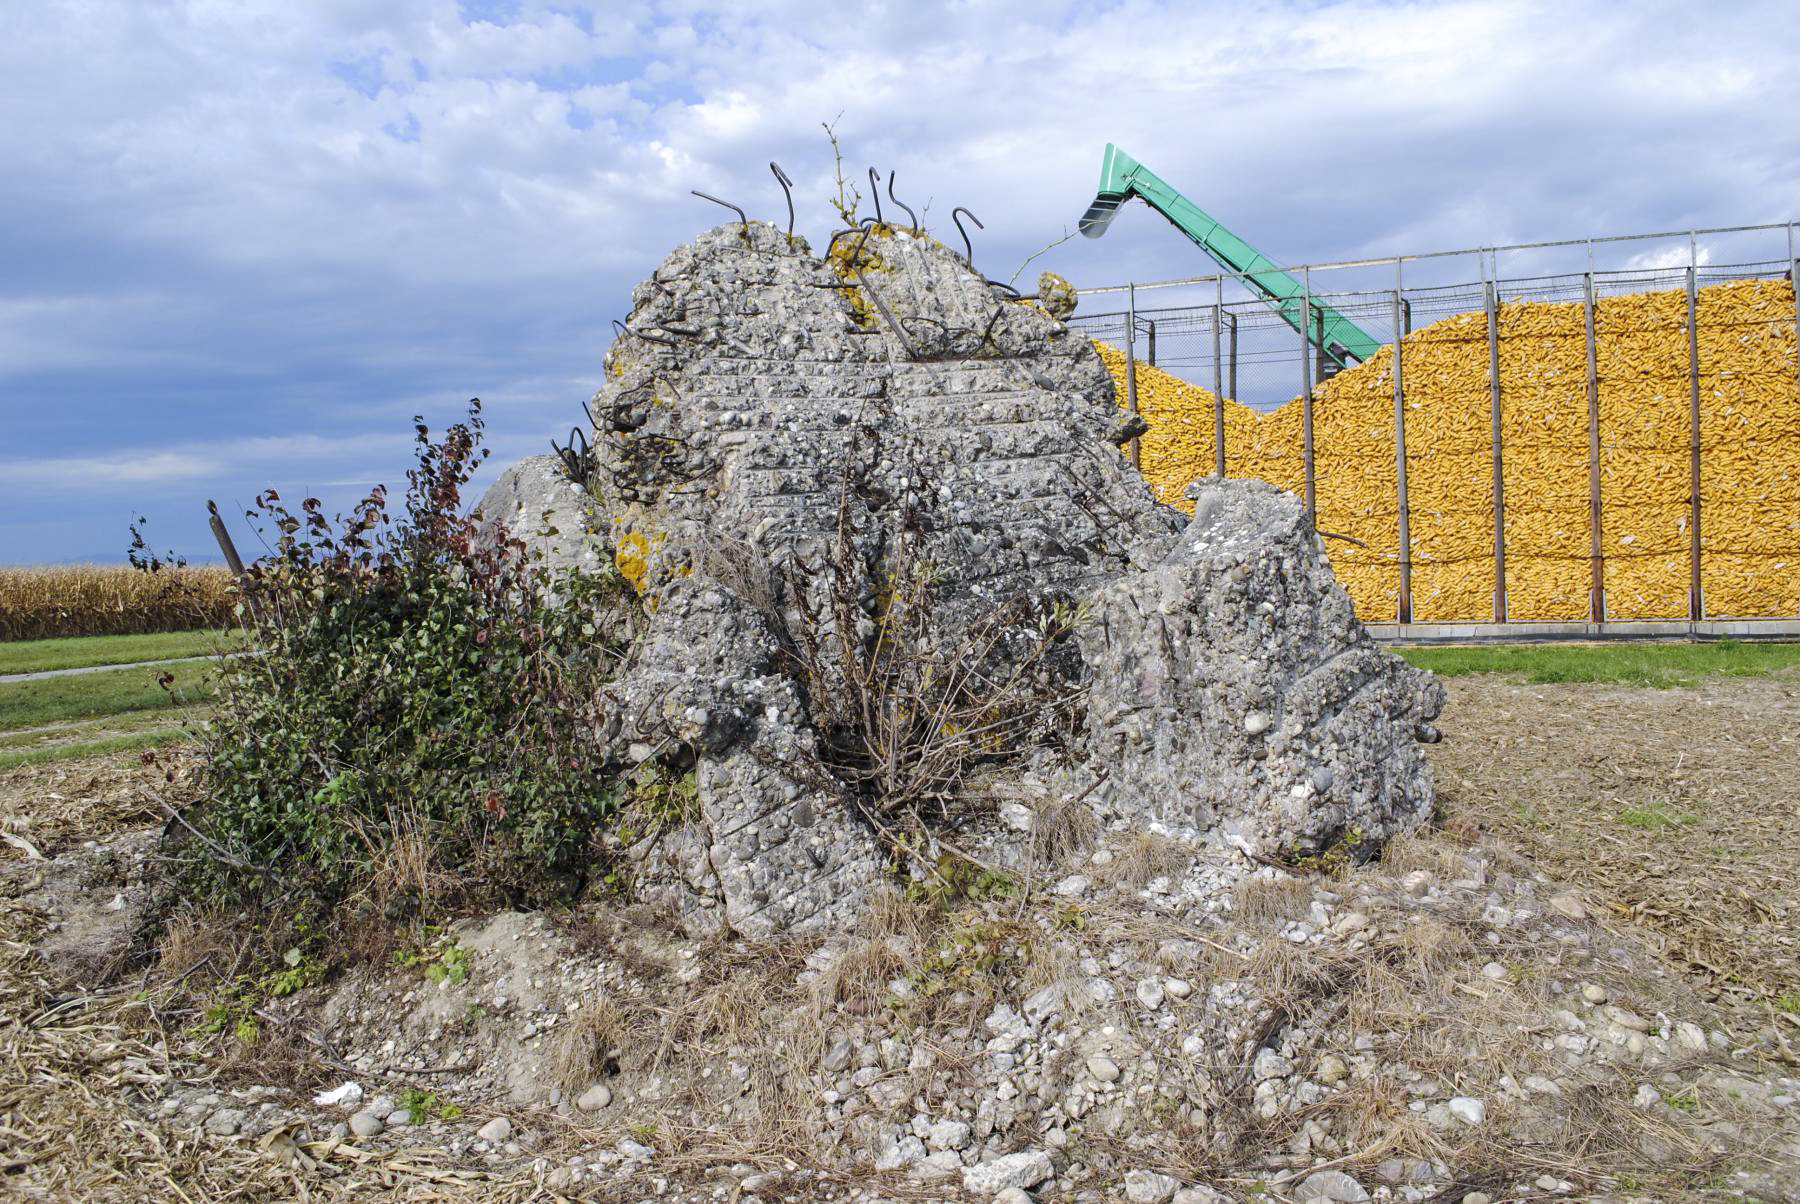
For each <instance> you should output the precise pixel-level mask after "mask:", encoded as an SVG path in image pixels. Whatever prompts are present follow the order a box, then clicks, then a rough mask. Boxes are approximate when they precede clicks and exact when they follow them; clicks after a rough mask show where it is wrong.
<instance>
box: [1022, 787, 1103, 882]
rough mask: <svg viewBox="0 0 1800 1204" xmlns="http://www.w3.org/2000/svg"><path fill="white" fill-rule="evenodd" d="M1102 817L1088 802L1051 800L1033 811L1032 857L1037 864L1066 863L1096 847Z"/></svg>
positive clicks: (1053, 864) (1061, 864) (1059, 864)
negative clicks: (1100, 817) (1095, 842)
mask: <svg viewBox="0 0 1800 1204" xmlns="http://www.w3.org/2000/svg"><path fill="white" fill-rule="evenodd" d="M1099 836H1100V819H1099V816H1098V815H1097V814H1096V813H1095V811H1094V808H1093V807H1092V806H1090V805H1089V804H1088V803H1086V802H1083V801H1080V800H1076V799H1061V798H1056V799H1048V800H1046V801H1044V802H1043V803H1040V804H1039V805H1038V807H1037V808H1036V809H1035V811H1034V812H1033V818H1032V824H1031V857H1032V862H1033V864H1035V865H1041V866H1063V865H1067V864H1068V863H1069V862H1070V861H1072V860H1073V859H1075V858H1076V857H1080V856H1082V855H1083V854H1085V853H1087V852H1088V851H1089V850H1090V849H1092V848H1093V847H1094V841H1095V840H1097V839H1098V838H1099Z"/></svg>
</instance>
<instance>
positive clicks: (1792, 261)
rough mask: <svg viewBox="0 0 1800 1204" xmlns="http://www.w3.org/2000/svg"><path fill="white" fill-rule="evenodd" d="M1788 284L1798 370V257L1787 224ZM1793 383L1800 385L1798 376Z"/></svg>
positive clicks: (1790, 227) (1799, 354)
mask: <svg viewBox="0 0 1800 1204" xmlns="http://www.w3.org/2000/svg"><path fill="white" fill-rule="evenodd" d="M1787 238H1788V264H1789V267H1788V283H1789V284H1791V285H1792V286H1793V289H1794V352H1795V355H1794V367H1795V369H1796V370H1800V257H1796V256H1795V255H1794V224H1793V223H1792V222H1789V223H1788V229H1787ZM1795 383H1796V384H1800V374H1797V375H1796V378H1795Z"/></svg>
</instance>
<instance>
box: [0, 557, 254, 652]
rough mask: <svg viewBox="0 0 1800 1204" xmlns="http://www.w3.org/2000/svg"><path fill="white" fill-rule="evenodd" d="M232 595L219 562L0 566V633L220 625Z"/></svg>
mask: <svg viewBox="0 0 1800 1204" xmlns="http://www.w3.org/2000/svg"><path fill="white" fill-rule="evenodd" d="M235 601H236V594H235V592H234V589H233V582H232V579H231V574H230V573H229V572H228V571H227V570H225V569H223V568H186V567H184V568H162V569H159V570H158V571H156V572H154V573H149V572H144V571H141V570H139V569H134V568H131V567H129V566H126V565H117V566H114V565H92V564H87V565H66V566H57V567H54V568H0V640H41V639H51V638H55V637H61V636H82V635H142V634H146V633H149V632H156V631H192V630H195V629H196V628H201V627H226V626H229V625H230V623H231V621H232V616H231V608H232V605H233V603H234V602H235Z"/></svg>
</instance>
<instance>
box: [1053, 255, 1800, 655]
mask: <svg viewBox="0 0 1800 1204" xmlns="http://www.w3.org/2000/svg"><path fill="white" fill-rule="evenodd" d="M1773 229H1774V230H1775V231H1777V232H1778V233H1783V234H1784V233H1785V231H1784V230H1783V229H1782V228H1779V227H1777V228H1773ZM1726 233H1728V234H1736V235H1741V234H1742V232H1726ZM1746 237H1747V236H1746ZM1640 242H1641V243H1642V246H1639V243H1636V242H1632V241H1630V240H1597V243H1596V244H1595V245H1583V244H1570V245H1568V246H1565V247H1562V248H1561V250H1562V251H1563V252H1566V253H1564V254H1562V255H1561V259H1560V260H1558V261H1557V262H1558V263H1559V264H1566V263H1567V262H1568V261H1570V260H1571V259H1574V260H1577V261H1579V260H1582V259H1585V260H1586V261H1587V262H1588V263H1590V264H1592V263H1593V262H1594V261H1595V248H1596V245H1597V246H1599V247H1600V249H1601V250H1602V251H1606V252H1607V253H1608V254H1610V256H1611V263H1612V265H1613V266H1609V267H1606V268H1596V269H1595V270H1592V271H1584V272H1567V271H1560V272H1551V273H1540V274H1535V275H1533V274H1521V275H1516V276H1499V275H1498V274H1497V268H1498V266H1499V265H1500V263H1501V262H1502V256H1501V254H1500V253H1499V252H1482V253H1479V255H1478V256H1477V257H1476V258H1474V259H1472V260H1461V261H1456V262H1462V263H1465V264H1470V263H1473V264H1476V265H1478V266H1479V269H1480V271H1479V274H1480V275H1482V276H1483V277H1484V279H1481V280H1477V281H1474V282H1470V281H1468V280H1467V279H1464V280H1461V281H1458V280H1455V279H1447V278H1446V273H1445V270H1444V269H1445V267H1446V266H1447V264H1448V263H1450V262H1451V261H1450V260H1447V259H1445V260H1441V261H1437V262H1436V263H1435V266H1436V267H1437V269H1438V270H1437V271H1435V273H1426V272H1424V271H1420V270H1417V269H1416V268H1415V267H1414V266H1413V265H1412V261H1411V260H1407V261H1405V264H1396V263H1394V262H1393V261H1388V262H1387V263H1386V264H1375V265H1370V264H1366V263H1365V264H1358V265H1351V266H1352V267H1354V268H1355V269H1356V271H1355V272H1349V271H1346V272H1344V273H1341V275H1343V276H1345V277H1350V276H1354V277H1355V278H1356V279H1357V280H1358V281H1359V282H1365V283H1366V282H1367V281H1368V280H1369V279H1370V278H1371V277H1372V276H1376V277H1378V276H1380V275H1383V274H1391V275H1392V276H1393V277H1394V279H1395V281H1396V287H1394V288H1390V289H1382V288H1377V287H1357V288H1339V289H1330V288H1325V287H1319V286H1321V285H1323V284H1325V283H1328V282H1329V281H1330V280H1331V279H1333V271H1332V270H1331V269H1319V268H1315V269H1308V270H1307V271H1306V275H1305V277H1304V278H1305V280H1306V281H1307V289H1308V293H1307V297H1308V299H1309V300H1310V301H1311V302H1312V304H1314V305H1315V306H1322V307H1330V310H1331V311H1335V313H1336V314H1338V315H1341V316H1343V317H1344V318H1347V319H1348V320H1349V321H1350V322H1352V323H1354V324H1355V325H1356V327H1358V328H1359V329H1360V330H1361V331H1362V332H1364V333H1366V334H1367V335H1368V336H1369V337H1370V338H1371V339H1373V340H1377V341H1379V342H1380V343H1382V344H1384V345H1383V346H1381V349H1380V350H1379V351H1376V352H1375V353H1374V354H1372V355H1371V356H1370V358H1369V359H1368V361H1367V362H1364V363H1361V364H1354V365H1353V366H1352V367H1350V368H1349V369H1348V370H1346V371H1342V372H1337V371H1334V369H1335V367H1336V365H1335V364H1333V363H1331V362H1330V360H1329V358H1328V357H1325V356H1323V355H1321V354H1320V353H1319V352H1318V351H1317V350H1316V349H1315V348H1314V347H1312V346H1311V345H1309V344H1308V342H1307V341H1306V340H1305V339H1304V338H1303V336H1302V335H1301V333H1300V331H1299V329H1297V327H1296V325H1295V320H1297V319H1298V315H1299V313H1300V306H1299V304H1298V303H1296V304H1294V305H1293V306H1291V307H1290V308H1289V312H1288V313H1285V314H1284V313H1281V312H1277V310H1276V309H1274V308H1271V307H1270V306H1268V305H1265V304H1264V303H1263V302H1261V301H1260V300H1258V299H1256V298H1255V297H1252V296H1248V295H1245V294H1246V290H1244V289H1243V288H1241V287H1237V282H1235V281H1213V282H1211V290H1212V291H1213V292H1214V296H1215V298H1216V300H1215V302H1214V303H1213V304H1188V305H1183V306H1144V305H1142V304H1140V305H1139V306H1138V308H1137V309H1136V311H1135V322H1136V324H1135V326H1134V328H1133V337H1132V342H1133V343H1134V345H1135V348H1136V353H1137V360H1138V364H1137V390H1138V400H1139V408H1140V410H1141V411H1142V412H1143V414H1144V417H1145V418H1146V420H1147V421H1148V422H1149V423H1150V426H1151V430H1150V433H1149V434H1147V435H1146V436H1144V439H1143V441H1142V463H1143V468H1144V473H1145V475H1146V477H1147V478H1148V479H1149V480H1150V481H1151V483H1152V486H1153V487H1154V488H1155V489H1156V490H1157V492H1158V494H1159V496H1161V497H1162V498H1163V500H1165V501H1168V502H1170V503H1172V504H1182V503H1183V502H1184V500H1185V499H1184V498H1183V492H1184V490H1185V488H1186V486H1187V484H1188V483H1189V482H1191V481H1192V480H1193V479H1194V478H1195V477H1198V476H1202V475H1206V474H1208V473H1211V472H1213V471H1215V468H1216V466H1217V462H1218V461H1217V438H1216V436H1217V432H1218V431H1219V429H1220V428H1221V427H1222V428H1223V432H1224V436H1225V456H1224V461H1225V470H1226V472H1227V474H1228V475H1231V476H1249V477H1259V478H1261V479H1264V480H1267V481H1269V482H1271V483H1273V484H1275V485H1278V486H1280V487H1281V488H1284V489H1288V490H1290V491H1293V492H1295V493H1302V494H1303V493H1304V491H1305V489H1306V484H1307V481H1308V479H1309V469H1310V479H1311V482H1312V487H1313V496H1314V498H1315V517H1316V521H1317V524H1318V526H1319V528H1320V530H1321V531H1322V532H1324V533H1326V535H1327V537H1328V539H1327V544H1328V548H1329V550H1330V552H1331V556H1332V562H1333V565H1334V567H1336V569H1337V571H1338V574H1339V576H1340V578H1342V579H1343V581H1344V583H1345V586H1346V588H1347V589H1349V591H1350V593H1351V596H1352V598H1353V599H1354V600H1355V602H1356V604H1357V608H1358V611H1359V613H1360V614H1362V616H1363V617H1364V618H1365V619H1371V620H1382V619H1393V618H1395V617H1397V616H1400V617H1408V618H1411V619H1415V620H1421V621H1431V620H1437V621H1459V622H1466V621H1479V620H1484V619H1493V618H1496V617H1500V616H1501V615H1503V616H1504V617H1506V618H1509V619H1514V620H1583V619H1589V618H1604V619H1611V620H1631V619H1667V618H1676V619H1679V618H1689V617H1701V615H1702V614H1704V615H1706V616H1713V617H1788V616H1796V615H1800V353H1797V350H1796V344H1795V333H1794V332H1795V301H1794V291H1793V285H1792V276H1793V274H1794V268H1793V261H1792V260H1791V259H1788V258H1782V259H1773V258H1755V257H1749V258H1745V259H1743V261H1742V262H1735V263H1730V264H1719V263H1709V262H1707V261H1706V258H1707V255H1708V253H1709V252H1708V250H1707V248H1708V246H1709V244H1708V243H1707V242H1705V241H1703V240H1701V239H1700V238H1699V237H1698V236H1692V237H1690V236H1682V237H1681V238H1679V239H1670V238H1669V237H1667V236H1657V238H1656V239H1649V240H1640ZM1715 245H1716V244H1715ZM1733 245H1734V246H1738V245H1742V238H1740V242H1739V244H1733ZM1763 247H1764V250H1765V252H1766V239H1765V243H1764V244H1763ZM1783 249H1784V250H1785V247H1784V248H1783ZM1554 258H1555V257H1554V256H1551V255H1549V253H1548V252H1540V251H1537V250H1534V249H1532V248H1514V249H1506V258H1505V262H1506V263H1507V264H1508V265H1509V266H1527V265H1536V264H1541V263H1546V262H1550V261H1551V260H1552V259H1554ZM1681 259H1686V260H1687V262H1686V263H1682V262H1679V261H1680V260H1681ZM1621 261H1622V262H1621ZM1402 267H1405V268H1406V269H1407V270H1408V271H1411V272H1412V274H1413V277H1414V279H1413V280H1412V281H1411V282H1408V281H1406V280H1404V279H1402ZM1690 268H1691V270H1692V273H1693V281H1694V284H1693V289H1694V293H1693V295H1694V300H1693V306H1694V313H1695V318H1696V322H1695V325H1694V328H1693V337H1692V338H1690V329H1689V322H1688V310H1689V299H1688V297H1689V293H1688V277H1689V272H1690ZM1183 285H1184V296H1185V298H1192V297H1193V296H1194V295H1196V294H1199V295H1202V296H1204V294H1205V293H1206V292H1207V291H1208V282H1206V281H1188V282H1183ZM1228 285H1230V286H1231V287H1228ZM1233 288H1235V292H1234V291H1233ZM1490 292H1491V293H1492V295H1493V297H1494V311H1493V316H1492V318H1491V319H1490V317H1489V314H1488V312H1487V304H1488V297H1489V294H1490ZM1112 293H1113V290H1107V293H1103V294H1102V296H1105V297H1106V299H1107V300H1111V299H1112V295H1108V294H1112ZM1136 294H1137V298H1138V300H1139V302H1140V303H1141V302H1142V301H1143V300H1144V299H1145V298H1146V296H1154V295H1155V292H1154V290H1153V288H1151V287H1149V286H1139V287H1138V288H1137V290H1136ZM1114 295H1116V294H1114ZM1098 299H1099V298H1098V297H1096V298H1090V300H1098ZM1075 324H1076V325H1078V326H1080V327H1082V328H1083V329H1084V330H1085V331H1086V332H1087V333H1088V334H1089V336H1090V337H1092V338H1094V339H1095V340H1096V341H1097V342H1098V343H1099V344H1100V345H1101V353H1102V355H1103V356H1104V357H1105V358H1106V360H1107V363H1108V366H1109V367H1110V368H1111V369H1112V370H1113V372H1114V374H1115V376H1118V377H1120V378H1121V379H1123V376H1124V373H1125V370H1126V357H1125V355H1124V353H1123V351H1122V347H1123V344H1124V341H1125V340H1124V335H1125V328H1126V315H1125V313H1123V312H1118V311H1114V312H1106V311H1102V312H1099V313H1092V314H1085V315H1081V316H1079V317H1078V318H1077V319H1076V320H1075ZM1397 334H1398V335H1400V336H1401V338H1400V339H1399V342H1398V347H1399V355H1398V360H1399V363H1398V365H1396V363H1395V360H1396V356H1395V347H1396V341H1395V340H1396V335H1397ZM1396 367H1398V375H1399V377H1400V381H1399V385H1400V388H1399V390H1398V391H1399V393H1400V395H1401V400H1402V402H1403V405H1404V411H1403V412H1404V416H1405V427H1404V435H1405V439H1404V443H1405V454H1404V466H1405V469H1406V477H1405V479H1406V489H1405V493H1404V496H1403V495H1402V491H1401V487H1400V479H1401V478H1400V473H1399V469H1400V467H1401V457H1400V454H1399V451H1400V449H1399V442H1400V440H1399V438H1398V434H1399V432H1400V428H1399V426H1398V424H1397V422H1396V381H1395V375H1396ZM1496 378H1497V388H1496ZM1696 384H1697V385H1698V400H1697V401H1696V393H1695V387H1696ZM1307 393H1310V395H1311V402H1310V407H1309V406H1308V405H1307V403H1306V402H1305V401H1304V400H1303V397H1304V396H1305V395H1306V394H1307ZM1218 395H1222V397H1223V400H1220V398H1219V396H1218ZM1309 408H1310V417H1311V434H1312V439H1311V448H1312V453H1311V456H1310V464H1309V462H1308V459H1309V457H1308V455H1307V440H1306V438H1305V435H1304V431H1303V426H1304V425H1305V423H1304V418H1305V414H1304V411H1306V410H1307V409H1309ZM1696 417H1697V418H1698V424H1697V428H1696V421H1695V420H1696ZM1696 429H1697V431H1698V436H1699V438H1698V461H1697V463H1698V481H1699V491H1698V497H1699V505H1698V515H1697V516H1696V505H1695V489H1694V482H1695V480H1696V458H1695V454H1694V447H1695V440H1694V435H1695V432H1696ZM1497 468H1498V471H1496V469H1497ZM1496 478H1498V480H1497V481H1496ZM1497 503H1498V508H1499V514H1500V518H1499V521H1498V522H1496V512H1497ZM1403 507H1404V508H1405V510H1406V516H1407V521H1406V524H1405V527H1406V534H1405V537H1404V540H1403V537H1402V522H1401V515H1402V509H1403ZM1696 517H1697V520H1698V524H1699V532H1700V541H1699V547H1700V554H1699V572H1698V573H1697V574H1696V573H1695V555H1694V529H1695V523H1696ZM1340 537H1341V538H1340ZM1497 545H1499V546H1497ZM1502 550H1503V551H1504V563H1505V574H1504V581H1503V582H1502V581H1499V580H1497V578H1496V570H1497V564H1498V562H1499V561H1500V560H1501V559H1502V557H1501V556H1500V555H1498V554H1497V553H1499V552H1501V551H1502ZM1403 566H1404V569H1403ZM1501 585H1504V590H1503V591H1502V590H1501V589H1500V588H1499V587H1500V586H1501ZM1696 587H1697V588H1696Z"/></svg>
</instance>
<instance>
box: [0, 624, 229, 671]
mask: <svg viewBox="0 0 1800 1204" xmlns="http://www.w3.org/2000/svg"><path fill="white" fill-rule="evenodd" d="M242 637H243V632H242V631H168V632H161V633H158V634H156V635H93V636H80V637H77V638H74V639H64V640H17V641H13V642H10V643H4V644H0V675H5V674H9V673H39V672H42V671H44V670H46V669H85V668H87V667H88V666H90V665H130V664H136V663H138V662H140V661H156V660H172V659H174V658H175V657H180V656H211V655H214V654H216V653H219V652H227V651H232V650H234V649H235V648H236V647H237V646H238V645H239V644H240V643H241V642H242Z"/></svg>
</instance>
